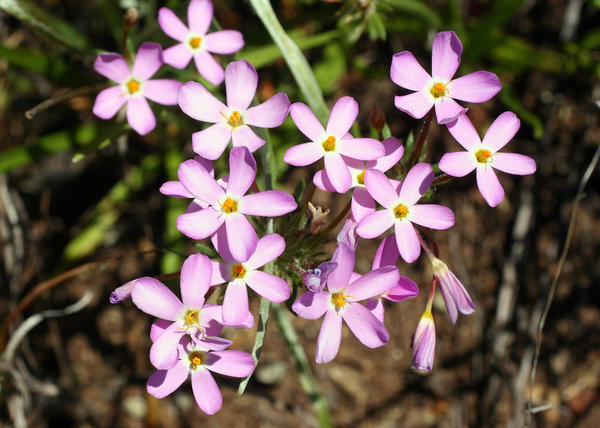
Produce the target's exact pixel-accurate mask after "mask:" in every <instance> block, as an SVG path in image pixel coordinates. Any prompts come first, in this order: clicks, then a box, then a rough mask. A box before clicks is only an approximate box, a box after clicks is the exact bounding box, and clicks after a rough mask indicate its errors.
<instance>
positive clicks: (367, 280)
mask: <svg viewBox="0 0 600 428" xmlns="http://www.w3.org/2000/svg"><path fill="white" fill-rule="evenodd" d="M399 278H400V274H399V273H398V268H397V267H396V266H382V267H380V268H379V269H375V270H372V271H371V272H368V273H366V274H364V275H363V276H361V277H360V278H359V279H357V280H356V281H354V282H352V283H351V284H350V285H349V286H348V294H349V295H350V296H352V300H353V301H356V302H357V301H359V300H365V299H368V298H370V297H375V296H379V295H380V294H383V293H385V292H386V291H389V290H391V289H392V288H394V286H395V285H396V284H397V283H398V279H399Z"/></svg>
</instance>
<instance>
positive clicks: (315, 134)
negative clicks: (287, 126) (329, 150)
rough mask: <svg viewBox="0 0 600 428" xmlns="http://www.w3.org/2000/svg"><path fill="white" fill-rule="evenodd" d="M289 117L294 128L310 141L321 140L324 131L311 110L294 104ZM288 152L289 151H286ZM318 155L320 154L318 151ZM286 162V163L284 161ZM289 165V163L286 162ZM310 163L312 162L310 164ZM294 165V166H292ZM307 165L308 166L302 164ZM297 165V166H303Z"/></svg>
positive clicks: (305, 106)
mask: <svg viewBox="0 0 600 428" xmlns="http://www.w3.org/2000/svg"><path fill="white" fill-rule="evenodd" d="M290 116H292V120H293V121H294V123H295V124H296V127H297V128H298V129H299V130H300V132H302V133H303V134H304V135H306V136H307V137H308V138H309V139H310V140H311V141H315V142H317V143H320V141H317V140H318V139H319V138H323V135H324V134H325V129H324V128H323V125H321V122H319V119H317V117H316V116H315V114H314V113H313V112H312V110H311V109H310V108H309V107H308V106H307V105H306V104H304V103H294V104H292V105H291V106H290ZM288 151H289V150H288ZM319 153H322V152H321V151H320V150H319ZM286 162H287V161H286ZM288 163H289V162H288ZM311 163H312V162H311ZM292 165H294V164H292ZM304 165H308V164H304ZM304 165H297V166H304Z"/></svg>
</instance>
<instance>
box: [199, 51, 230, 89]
mask: <svg viewBox="0 0 600 428" xmlns="http://www.w3.org/2000/svg"><path fill="white" fill-rule="evenodd" d="M194 64H195V65H196V70H198V73H200V75H201V76H202V77H204V78H205V79H206V80H208V81H209V82H210V83H212V84H213V85H220V84H221V83H222V82H223V80H224V79H225V72H224V71H223V67H221V64H219V63H218V62H217V60H216V59H214V58H213V56H212V55H211V54H209V53H208V52H206V51H200V52H196V53H195V54H194Z"/></svg>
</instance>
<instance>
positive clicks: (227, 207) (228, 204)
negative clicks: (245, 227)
mask: <svg viewBox="0 0 600 428" xmlns="http://www.w3.org/2000/svg"><path fill="white" fill-rule="evenodd" d="M221 209H222V210H223V212H226V213H227V214H231V213H234V212H236V211H237V201H234V200H233V199H231V198H227V199H225V202H223V205H221Z"/></svg>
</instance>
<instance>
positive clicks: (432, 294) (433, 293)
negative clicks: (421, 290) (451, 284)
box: [427, 278, 437, 312]
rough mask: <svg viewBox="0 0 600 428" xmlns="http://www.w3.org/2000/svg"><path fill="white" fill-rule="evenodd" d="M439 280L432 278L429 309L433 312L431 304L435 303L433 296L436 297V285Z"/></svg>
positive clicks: (428, 302) (428, 300) (428, 301)
mask: <svg viewBox="0 0 600 428" xmlns="http://www.w3.org/2000/svg"><path fill="white" fill-rule="evenodd" d="M436 284H437V281H436V280H435V278H433V279H432V280H431V288H430V289H429V297H427V310H428V311H430V312H431V306H432V305H433V298H434V297H435V286H436Z"/></svg>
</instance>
